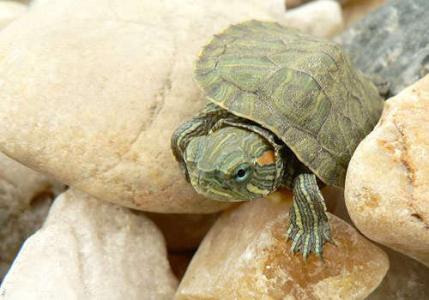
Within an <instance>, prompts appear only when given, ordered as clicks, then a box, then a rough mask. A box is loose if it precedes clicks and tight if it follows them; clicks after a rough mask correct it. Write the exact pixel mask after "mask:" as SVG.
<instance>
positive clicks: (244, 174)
mask: <svg viewBox="0 0 429 300" xmlns="http://www.w3.org/2000/svg"><path fill="white" fill-rule="evenodd" d="M251 172H252V170H251V169H250V166H249V165H247V164H245V165H241V166H239V167H238V168H237V169H236V170H235V173H234V174H235V175H234V179H235V181H237V182H244V181H246V180H247V179H248V178H249V176H250V173H251Z"/></svg>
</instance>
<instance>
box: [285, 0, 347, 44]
mask: <svg viewBox="0 0 429 300" xmlns="http://www.w3.org/2000/svg"><path fill="white" fill-rule="evenodd" d="M285 24H286V25H288V26H290V27H294V28H297V29H299V30H301V31H303V32H307V33H310V34H313V35H315V36H320V37H331V36H333V35H335V34H336V33H338V32H340V31H341V30H342V28H343V17H342V13H341V6H340V5H339V4H338V3H337V2H336V1H333V0H318V1H314V2H311V3H308V4H305V5H302V6H300V7H298V8H295V9H292V10H288V11H287V13H286V17H285Z"/></svg>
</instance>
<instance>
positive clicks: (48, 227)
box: [0, 190, 177, 299]
mask: <svg viewBox="0 0 429 300" xmlns="http://www.w3.org/2000/svg"><path fill="white" fill-rule="evenodd" d="M176 285H177V280H176V279H175V278H174V276H173V274H172V272H171V270H170V266H169V263H168V261H167V253H166V249H165V243H164V240H163V238H162V235H161V233H160V231H159V230H158V229H157V228H156V227H155V226H154V225H153V223H152V222H151V221H150V220H148V219H147V218H145V217H144V216H141V215H136V214H135V213H134V212H133V211H131V210H129V209H127V208H122V207H119V206H117V205H114V204H110V203H107V202H105V201H100V200H96V199H94V198H91V197H89V196H88V195H86V194H83V193H81V192H77V191H74V190H69V191H67V192H66V193H64V194H62V195H61V196H59V197H58V198H57V199H56V200H55V202H54V204H53V206H52V208H51V210H50V212H49V216H48V219H47V220H46V223H45V224H44V225H43V227H42V228H41V229H40V230H39V231H38V232H37V233H35V234H34V235H33V236H31V237H30V238H29V239H28V240H27V241H26V242H25V244H24V246H23V248H22V250H21V251H20V253H19V255H18V257H17V258H16V260H15V261H14V263H13V265H12V268H11V270H10V271H9V273H8V274H7V275H6V277H5V279H4V281H3V284H2V286H1V288H0V299H171V298H172V296H173V293H174V291H175V288H176Z"/></svg>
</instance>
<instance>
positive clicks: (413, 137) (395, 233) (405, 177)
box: [345, 75, 429, 266]
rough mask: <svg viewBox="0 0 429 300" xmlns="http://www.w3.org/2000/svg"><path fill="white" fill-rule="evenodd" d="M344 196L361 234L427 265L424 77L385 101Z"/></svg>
mask: <svg viewBox="0 0 429 300" xmlns="http://www.w3.org/2000/svg"><path fill="white" fill-rule="evenodd" d="M345 198H346V204H347V209H348V211H349V214H350V217H351V218H352V220H353V222H354V223H355V224H356V226H357V227H358V228H359V230H360V231H361V232H362V233H363V234H364V235H366V236H367V237H368V238H370V239H372V240H375V241H377V242H379V243H381V244H383V245H386V246H388V247H391V248H392V249H395V250H397V251H399V252H402V253H403V254H405V255H408V256H410V257H413V258H415V259H417V260H419V261H420V262H422V263H423V264H426V265H427V266H429V230H428V229H429V201H428V199H429V75H427V76H426V77H424V78H423V79H421V80H420V81H418V82H417V83H415V84H414V85H412V86H410V87H408V88H407V89H405V90H404V91H402V92H401V93H400V94H398V95H397V96H396V97H394V98H391V99H389V100H387V101H386V104H385V108H384V112H383V115H382V117H381V119H380V121H379V123H378V125H377V126H376V128H375V129H374V131H373V132H372V133H370V134H369V135H368V136H367V137H366V138H365V139H364V140H363V141H362V143H361V144H360V145H359V146H358V148H357V149H356V152H355V153H354V155H353V157H352V159H351V161H350V165H349V169H348V172H347V178H346V189H345Z"/></svg>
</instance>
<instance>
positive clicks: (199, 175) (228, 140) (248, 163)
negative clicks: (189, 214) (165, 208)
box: [184, 127, 279, 202]
mask: <svg viewBox="0 0 429 300" xmlns="http://www.w3.org/2000/svg"><path fill="white" fill-rule="evenodd" d="M184 160H185V164H186V168H187V171H188V175H189V179H190V182H191V184H192V186H193V187H194V188H195V190H196V191H197V192H198V193H200V194H202V195H204V196H206V197H208V198H210V199H213V200H219V201H228V202H233V201H247V200H253V199H257V198H261V197H263V196H266V195H267V194H269V193H270V192H272V191H273V190H275V189H276V188H277V185H278V184H277V182H278V181H279V179H278V178H277V177H278V176H279V174H278V173H279V172H278V171H277V167H278V164H276V155H275V151H274V149H273V147H272V146H271V145H270V144H269V142H268V141H267V140H266V139H265V138H263V137H262V136H261V135H259V134H257V133H255V132H253V131H250V130H246V129H242V128H238V127H224V128H221V129H218V130H216V131H214V132H211V133H209V134H208V135H206V136H199V137H195V138H193V139H192V140H191V141H190V143H189V144H188V146H187V148H186V152H185V155H184Z"/></svg>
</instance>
